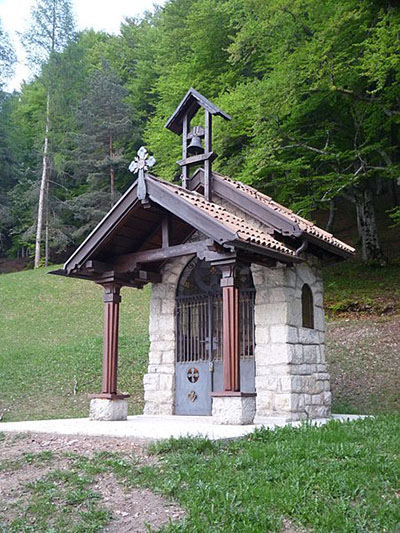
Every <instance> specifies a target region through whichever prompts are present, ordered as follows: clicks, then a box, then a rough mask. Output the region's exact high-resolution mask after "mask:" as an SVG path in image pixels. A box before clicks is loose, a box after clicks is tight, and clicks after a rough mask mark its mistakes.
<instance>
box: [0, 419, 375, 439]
mask: <svg viewBox="0 0 400 533" xmlns="http://www.w3.org/2000/svg"><path fill="white" fill-rule="evenodd" d="M357 418H365V416H362V415H332V419H334V420H341V421H343V422H345V421H347V420H356V419H357ZM329 420H330V419H326V418H323V419H318V420H314V421H312V423H313V424H316V425H322V424H325V423H326V422H328V421H329ZM289 424H291V425H292V426H294V427H296V426H299V425H300V422H290V421H288V420H287V419H286V418H285V417H271V418H265V419H263V421H262V423H257V424H252V425H247V426H242V425H238V426H230V425H220V426H219V425H216V424H215V423H214V422H213V419H212V417H211V416H196V417H194V416H150V415H140V416H129V417H128V420H125V421H113V422H105V421H97V420H89V419H87V418H69V419H62V420H30V421H26V422H2V423H0V433H1V432H18V433H26V432H32V433H53V434H54V433H55V434H59V435H92V436H110V437H125V438H133V439H137V440H145V441H155V440H162V439H168V438H170V437H175V438H178V437H187V436H192V437H207V438H209V439H211V440H222V439H232V438H237V437H242V436H243V435H248V434H249V433H252V432H253V431H254V430H255V428H260V427H262V426H264V427H267V428H270V429H273V428H276V427H282V426H285V425H289Z"/></svg>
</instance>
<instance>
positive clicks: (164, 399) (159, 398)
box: [144, 390, 174, 404]
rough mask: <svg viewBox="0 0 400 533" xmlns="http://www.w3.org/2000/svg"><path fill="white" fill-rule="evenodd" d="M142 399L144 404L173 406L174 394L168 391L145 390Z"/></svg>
mask: <svg viewBox="0 0 400 533" xmlns="http://www.w3.org/2000/svg"><path fill="white" fill-rule="evenodd" d="M144 399H145V401H146V402H147V401H150V402H154V403H159V404H163V403H165V404H173V400H174V394H173V392H172V391H170V390H145V391H144Z"/></svg>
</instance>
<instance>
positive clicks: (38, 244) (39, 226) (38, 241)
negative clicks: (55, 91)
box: [34, 92, 50, 268]
mask: <svg viewBox="0 0 400 533" xmlns="http://www.w3.org/2000/svg"><path fill="white" fill-rule="evenodd" d="M49 130H50V92H47V103H46V132H45V137H44V148H43V162H42V178H41V181H40V191H39V203H38V214H37V225H36V242H35V263H34V266H35V268H37V267H38V266H39V263H40V257H41V244H42V229H43V214H44V210H45V202H46V187H47V180H48V176H47V174H48V156H49Z"/></svg>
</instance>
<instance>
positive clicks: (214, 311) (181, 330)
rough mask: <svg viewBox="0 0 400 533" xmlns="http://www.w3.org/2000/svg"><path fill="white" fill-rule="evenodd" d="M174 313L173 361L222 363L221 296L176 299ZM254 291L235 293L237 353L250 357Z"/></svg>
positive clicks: (252, 333)
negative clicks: (236, 300) (174, 353)
mask: <svg viewBox="0 0 400 533" xmlns="http://www.w3.org/2000/svg"><path fill="white" fill-rule="evenodd" d="M176 302H177V310H176V320H177V322H176V326H177V328H176V334H177V335H176V337H177V350H176V352H177V362H178V363H190V362H196V361H208V360H214V361H221V360H222V295H221V294H213V295H205V296H179V297H177V300H176ZM254 302H255V291H254V289H248V290H241V291H239V351H240V357H241V359H251V358H253V357H254V346H255V339H254Z"/></svg>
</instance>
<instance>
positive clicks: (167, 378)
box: [159, 374, 175, 390]
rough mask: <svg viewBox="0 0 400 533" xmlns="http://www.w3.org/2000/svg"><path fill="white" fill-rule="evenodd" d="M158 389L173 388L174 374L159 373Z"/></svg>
mask: <svg viewBox="0 0 400 533" xmlns="http://www.w3.org/2000/svg"><path fill="white" fill-rule="evenodd" d="M159 378H160V390H173V389H174V386H175V376H173V375H172V374H160V375H159Z"/></svg>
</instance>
